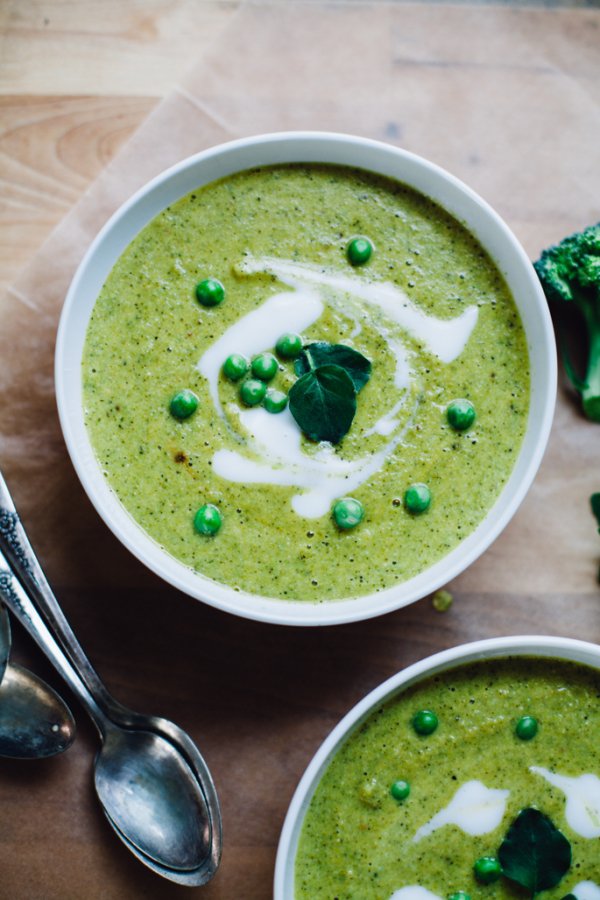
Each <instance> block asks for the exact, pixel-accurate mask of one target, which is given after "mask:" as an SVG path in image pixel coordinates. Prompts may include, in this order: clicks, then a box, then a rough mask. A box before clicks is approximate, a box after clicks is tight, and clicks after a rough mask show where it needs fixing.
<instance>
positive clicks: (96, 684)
mask: <svg viewBox="0 0 600 900" xmlns="http://www.w3.org/2000/svg"><path fill="white" fill-rule="evenodd" d="M0 551H2V553H3V554H4V556H5V557H6V560H7V561H8V563H9V565H10V567H11V568H12V570H13V572H14V573H15V574H16V576H17V578H18V579H19V581H21V582H22V584H23V585H24V586H25V588H26V589H27V592H28V594H29V596H30V605H32V606H33V608H34V609H35V611H36V613H37V614H39V617H41V619H42V620H43V621H44V622H45V624H46V625H47V626H48V628H47V629H46V630H47V632H48V634H50V633H52V636H53V640H54V641H56V643H57V644H58V646H59V647H60V649H61V650H62V653H63V655H64V656H66V657H67V659H68V660H69V661H70V664H71V666H72V667H73V669H74V670H75V671H76V672H77V673H78V677H79V679H80V680H81V682H82V683H83V684H84V685H85V687H86V689H87V692H88V693H89V694H90V695H91V696H92V697H94V699H95V706H96V708H100V709H101V710H102V711H103V713H104V714H105V715H106V716H108V718H111V716H115V715H116V716H118V715H119V714H123V713H124V712H125V708H124V707H122V706H121V704H119V703H117V701H116V700H115V699H114V698H113V697H112V696H111V695H110V694H109V692H108V691H107V689H106V688H105V687H104V685H103V683H102V681H101V680H100V678H99V677H98V675H97V674H96V671H95V670H94V668H93V666H92V664H91V663H90V661H89V659H88V658H87V656H86V655H85V653H84V652H83V648H82V647H81V645H80V644H79V641H78V640H77V638H76V637H75V634H74V633H73V630H72V628H71V626H70V625H69V623H68V621H67V619H66V617H65V614H64V613H63V611H62V609H61V608H60V605H59V603H58V600H57V599H56V597H55V596H54V593H53V591H52V588H51V587H50V585H49V584H48V581H47V579H46V576H45V575H44V572H43V570H42V567H41V565H40V563H39V561H38V559H37V557H36V555H35V553H34V551H33V547H32V546H31V544H30V542H29V538H28V537H27V534H26V532H25V529H24V528H23V525H22V523H21V520H20V518H19V515H18V513H17V510H16V509H15V505H14V502H13V499H12V497H11V495H10V492H9V490H8V487H7V485H6V482H5V480H4V478H3V476H2V473H1V472H0ZM15 615H17V616H19V613H15ZM19 617H20V618H21V620H22V617H21V616H19ZM24 624H25V623H24ZM26 627H27V625H26ZM48 629H49V630H48ZM32 633H33V632H32ZM33 637H34V638H35V639H36V640H37V637H36V634H33ZM38 643H39V641H38ZM40 646H42V645H40ZM42 649H45V648H44V647H43V646H42Z"/></svg>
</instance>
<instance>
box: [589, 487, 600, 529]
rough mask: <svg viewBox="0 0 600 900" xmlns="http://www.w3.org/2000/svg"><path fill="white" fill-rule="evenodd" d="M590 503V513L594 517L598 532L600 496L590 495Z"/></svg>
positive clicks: (599, 526)
mask: <svg viewBox="0 0 600 900" xmlns="http://www.w3.org/2000/svg"><path fill="white" fill-rule="evenodd" d="M590 503H591V504H592V512H593V513H594V515H595V516H596V522H597V523H598V531H600V494H592V496H591V497H590Z"/></svg>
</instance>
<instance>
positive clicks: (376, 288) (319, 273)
mask: <svg viewBox="0 0 600 900" xmlns="http://www.w3.org/2000/svg"><path fill="white" fill-rule="evenodd" d="M240 270H241V271H242V272H246V273H247V274H252V273H256V272H269V273H271V274H272V275H276V276H277V278H279V280H280V281H283V283H284V284H289V285H294V284H297V283H298V282H300V283H303V284H318V285H319V286H320V287H321V288H324V287H326V288H332V289H333V291H334V292H335V293H337V294H338V295H339V294H346V295H349V296H350V297H354V298H357V299H359V300H362V301H363V302H364V303H368V304H369V305H370V306H374V307H376V308H378V309H379V310H380V311H381V312H383V313H384V314H385V316H386V317H387V318H388V319H389V320H390V321H391V322H395V323H396V324H397V325H400V327H401V328H402V329H404V330H405V331H407V332H408V333H409V334H411V335H412V336H413V337H415V338H417V340H420V341H423V342H424V343H425V344H426V345H427V347H428V348H429V350H430V351H431V352H432V353H435V355H436V356H438V357H439V358H440V359H441V360H442V362H452V360H453V359H456V357H457V356H460V354H461V353H462V351H463V350H464V349H465V345H466V343H467V341H468V340H469V337H470V336H471V332H472V331H473V328H474V327H475V324H476V322H477V315H478V308H477V306H469V307H467V309H465V311H464V312H463V313H461V315H460V316H457V317H456V318H454V319H438V318H436V317H435V316H430V315H427V313H424V312H423V311H422V310H420V309H419V308H418V307H417V306H415V304H414V303H413V302H412V300H410V299H409V298H408V297H407V295H406V294H405V293H404V291H401V290H400V288H398V287H396V285H394V284H390V282H388V281H381V282H368V281H364V280H363V279H362V278H361V277H360V276H351V275H338V274H332V273H331V272H326V271H324V270H323V269H322V268H321V267H319V266H315V265H309V264H308V263H296V262H291V261H289V260H281V259H276V258H274V257H270V256H265V257H262V258H260V259H254V258H253V257H251V256H247V257H246V258H245V259H244V261H243V263H242V264H241V265H240Z"/></svg>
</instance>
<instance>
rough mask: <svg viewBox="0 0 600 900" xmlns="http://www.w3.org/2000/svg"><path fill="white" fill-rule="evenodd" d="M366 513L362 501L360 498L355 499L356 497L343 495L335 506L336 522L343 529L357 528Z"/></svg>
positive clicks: (334, 516)
mask: <svg viewBox="0 0 600 900" xmlns="http://www.w3.org/2000/svg"><path fill="white" fill-rule="evenodd" d="M364 515H365V511H364V508H363V505H362V503H361V502H360V500H355V499H354V497H343V498H342V499H341V500H338V501H337V502H336V503H335V504H334V507H333V518H334V520H335V524H336V525H337V527H338V528H341V529H342V530H343V531H348V530H349V529H350V528H356V526H357V525H359V524H360V523H361V522H362V520H363V518H364Z"/></svg>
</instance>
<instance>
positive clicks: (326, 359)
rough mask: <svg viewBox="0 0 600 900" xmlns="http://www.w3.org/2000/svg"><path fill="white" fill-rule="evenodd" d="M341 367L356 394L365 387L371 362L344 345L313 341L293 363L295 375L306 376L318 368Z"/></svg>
mask: <svg viewBox="0 0 600 900" xmlns="http://www.w3.org/2000/svg"><path fill="white" fill-rule="evenodd" d="M330 365H331V366H341V368H342V369H345V370H346V372H347V373H348V375H349V376H350V378H351V379H352V383H353V384H354V387H355V388H356V392H357V393H358V391H360V389H361V388H363V387H364V386H365V384H366V383H367V381H368V380H369V378H370V377H371V361H370V360H368V359H367V357H366V356H363V355H362V353H359V352H358V350H353V349H352V347H346V345H345V344H328V343H327V341H315V342H314V343H312V344H307V345H306V347H304V348H303V350H302V352H301V353H300V356H299V357H298V358H297V359H296V362H295V363H294V369H295V371H296V375H306V373H307V372H312V371H313V370H314V369H316V368H317V367H318V366H330Z"/></svg>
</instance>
